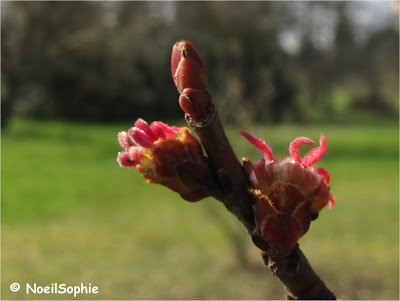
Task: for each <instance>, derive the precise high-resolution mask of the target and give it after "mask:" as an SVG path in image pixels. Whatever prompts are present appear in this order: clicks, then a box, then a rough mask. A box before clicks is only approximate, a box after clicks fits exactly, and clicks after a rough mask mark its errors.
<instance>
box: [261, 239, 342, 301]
mask: <svg viewBox="0 0 400 301" xmlns="http://www.w3.org/2000/svg"><path fill="white" fill-rule="evenodd" d="M279 255H280V254H277V253H275V252H274V251H273V250H269V251H267V252H266V251H263V252H262V257H263V260H264V263H265V265H267V266H268V267H269V268H270V270H271V271H272V273H273V274H274V275H276V276H277V277H278V278H279V279H280V280H281V282H282V283H284V284H285V286H286V288H287V290H288V291H289V292H290V293H291V294H292V296H288V298H289V299H301V300H316V299H322V300H336V297H335V295H334V294H333V293H332V292H331V291H330V290H329V289H328V288H327V287H326V285H325V283H324V282H323V281H322V280H321V278H319V277H318V275H317V274H316V273H315V271H314V270H313V269H312V267H311V265H310V263H309V262H308V260H307V258H306V257H305V255H304V253H303V252H302V251H301V250H300V248H299V246H298V245H297V246H296V247H295V248H294V249H293V251H292V252H291V253H290V255H289V256H279Z"/></svg>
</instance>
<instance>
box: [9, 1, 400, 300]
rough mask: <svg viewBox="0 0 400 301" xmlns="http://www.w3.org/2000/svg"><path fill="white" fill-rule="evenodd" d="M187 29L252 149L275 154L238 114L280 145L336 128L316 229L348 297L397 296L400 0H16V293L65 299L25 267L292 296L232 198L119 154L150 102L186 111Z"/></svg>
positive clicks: (106, 283) (321, 266) (12, 181)
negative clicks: (178, 68)
mask: <svg viewBox="0 0 400 301" xmlns="http://www.w3.org/2000/svg"><path fill="white" fill-rule="evenodd" d="M180 39H186V40H190V41H191V42H193V43H194V45H195V46H196V48H197V49H198V51H199V52H200V54H201V56H202V57H203V59H204V62H205V64H206V66H207V70H208V77H209V91H210V92H211V93H212V95H213V99H214V101H215V103H216V106H217V107H218V109H219V112H220V115H221V118H222V120H223V122H224V123H225V124H226V126H227V134H228V136H229V137H230V139H231V142H232V144H233V146H234V149H235V150H236V151H237V155H238V157H242V156H247V157H250V158H251V159H253V160H257V159H258V158H259V157H260V154H259V153H258V152H257V150H255V149H254V148H253V147H252V146H251V145H247V144H246V143H243V139H242V138H241V137H240V136H239V135H238V134H237V131H238V130H239V129H242V130H246V131H249V132H250V133H252V134H254V135H256V136H258V137H260V138H263V139H264V140H266V141H267V142H268V143H269V145H270V146H271V147H272V149H273V151H274V153H275V154H276V155H278V156H279V155H287V154H288V151H287V148H288V145H289V143H290V141H291V140H293V139H294V138H295V137H298V136H308V137H310V138H311V139H314V140H318V137H319V134H320V133H321V132H323V133H324V134H325V135H326V137H327V140H328V155H326V156H325V157H324V158H323V159H322V160H321V161H320V163H319V165H320V166H321V167H325V168H327V169H328V170H329V171H330V173H331V178H332V194H333V195H334V196H335V197H336V200H337V205H336V207H335V208H334V209H333V210H331V211H329V210H328V209H324V210H323V212H322V213H321V215H320V218H319V219H317V220H316V221H315V222H313V223H312V225H311V229H310V231H309V233H308V234H307V235H306V236H305V237H304V238H302V239H301V240H300V245H301V247H302V249H303V251H304V252H305V254H306V256H307V257H308V259H309V260H310V262H311V264H312V266H313V267H314V268H315V269H316V270H317V273H318V274H319V275H320V276H321V277H322V279H324V280H325V282H326V283H327V285H328V287H329V288H330V289H332V290H333V291H334V292H335V293H336V295H337V296H338V297H339V298H341V299H380V300H382V299H398V297H399V259H398V255H399V205H398V201H399V175H398V166H399V160H398V159H399V131H398V117H399V6H398V2H397V1H265V2H172V1H161V2H152V1H144V2H136V1H134V2H124V1H121V2H120V1H99V2H92V1H90V2H89V1H88V2H86V1H82V2H81V1H79V2H58V1H57V2H46V1H43V2H19V1H12V2H9V1H2V2H1V125H2V177H1V181H2V191H1V197H2V204H1V220H2V231H1V236H2V250H1V251H2V252H1V260H2V261H1V263H2V264H1V266H2V267H1V269H2V270H1V272H2V277H1V288H2V290H1V297H2V299H65V298H66V296H64V295H32V294H30V295H26V294H25V292H24V291H21V292H18V293H13V292H11V291H10V289H9V286H10V284H11V283H13V282H20V283H21V284H23V283H27V282H28V283H34V282H36V283H37V284H38V285H51V283H55V282H57V283H66V284H67V285H79V284H80V283H81V282H83V283H85V284H88V283H91V284H92V285H97V286H98V287H99V294H98V295H81V296H79V298H80V299H283V298H284V296H285V291H284V289H283V287H282V285H281V284H280V283H279V281H278V280H277V279H275V278H274V277H272V275H271V273H270V271H269V270H268V269H267V268H266V267H264V266H263V264H262V260H261V258H260V254H259V251H258V250H257V248H256V247H255V246H253V245H252V243H251V241H250V239H249V237H248V236H247V234H246V233H245V231H244V229H243V227H242V226H241V225H240V224H239V223H238V222H237V221H236V219H235V217H233V216H232V215H231V214H230V213H228V212H226V210H225V208H224V207H223V206H222V205H221V204H219V203H217V202H216V201H215V200H213V199H206V200H204V201H202V202H200V203H196V204H189V203H186V202H184V201H182V200H181V199H180V198H179V196H178V195H176V194H175V193H173V192H171V191H169V190H168V189H167V188H164V187H161V186H158V185H146V184H144V183H145V181H144V180H143V179H142V178H141V176H140V175H139V174H138V173H137V172H136V170H134V169H129V168H119V167H118V165H117V163H116V162H115V158H116V155H117V152H118V151H120V150H121V149H120V146H119V144H118V142H117V139H116V135H117V133H118V132H119V131H122V130H127V129H128V128H129V127H130V126H132V125H133V123H134V121H135V120H136V119H137V118H139V117H142V118H144V119H146V120H147V121H149V122H151V121H153V120H162V121H165V122H168V123H170V124H178V125H184V119H183V113H182V111H181V110H180V108H179V105H178V101H177V99H178V96H179V95H178V92H177V90H176V88H175V86H174V84H173V81H172V78H171V71H170V54H171V50H172V46H173V45H174V43H175V42H176V41H178V40H180ZM307 150H308V149H307V148H306V147H304V153H305V152H306V151H307ZM304 153H303V154H304ZM67 299H68V298H67Z"/></svg>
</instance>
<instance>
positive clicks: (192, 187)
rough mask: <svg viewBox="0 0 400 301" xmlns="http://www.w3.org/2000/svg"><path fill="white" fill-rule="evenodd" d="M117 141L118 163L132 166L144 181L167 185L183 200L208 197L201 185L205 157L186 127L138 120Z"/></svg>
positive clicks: (206, 174)
mask: <svg viewBox="0 0 400 301" xmlns="http://www.w3.org/2000/svg"><path fill="white" fill-rule="evenodd" d="M118 140H119V143H120V144H121V146H122V147H123V148H124V149H125V151H123V152H120V153H118V157H117V161H118V163H119V165H120V166H124V167H132V166H134V167H136V169H137V170H138V171H139V172H140V173H141V174H142V175H143V177H144V178H145V179H146V180H147V181H148V182H150V183H159V184H162V185H164V186H167V187H169V188H170V189H172V190H174V191H176V192H178V193H179V194H181V196H182V197H183V198H184V199H186V200H189V201H197V200H199V199H201V198H204V197H206V196H208V193H207V192H206V191H205V190H204V185H203V183H204V181H206V179H207V178H209V177H210V176H209V170H208V165H207V159H206V157H204V156H203V150H202V148H201V145H200V143H199V142H198V141H197V140H196V138H195V137H194V136H193V135H192V134H191V133H190V130H189V129H188V128H186V127H182V128H179V127H176V126H168V125H166V124H165V123H162V122H160V121H155V122H153V123H152V124H151V125H149V124H147V122H146V121H144V120H143V119H138V120H137V121H136V122H135V127H132V128H130V129H129V130H128V132H120V133H119V134H118ZM202 181H203V182H202Z"/></svg>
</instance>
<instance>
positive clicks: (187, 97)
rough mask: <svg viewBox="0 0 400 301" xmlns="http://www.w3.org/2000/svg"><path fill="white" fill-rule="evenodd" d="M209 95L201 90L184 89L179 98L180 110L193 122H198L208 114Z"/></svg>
mask: <svg viewBox="0 0 400 301" xmlns="http://www.w3.org/2000/svg"><path fill="white" fill-rule="evenodd" d="M210 102H211V99H210V95H209V94H208V93H207V92H206V91H203V90H198V89H192V88H186V89H184V90H183V91H182V94H181V96H180V97H179V105H180V106H181V108H182V110H183V111H184V112H185V113H186V114H188V115H189V116H190V117H192V118H193V119H194V120H200V119H201V118H203V117H205V116H206V115H207V113H208V105H209V104H210Z"/></svg>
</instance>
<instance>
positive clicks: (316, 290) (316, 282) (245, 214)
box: [186, 102, 336, 299]
mask: <svg viewBox="0 0 400 301" xmlns="http://www.w3.org/2000/svg"><path fill="white" fill-rule="evenodd" d="M186 120H187V122H188V124H189V125H190V126H191V127H192V128H193V129H194V131H195V132H196V133H197V135H198V136H199V138H200V141H201V143H202V144H203V146H204V148H205V150H206V152H207V155H208V158H209V160H210V165H211V168H213V169H214V173H216V174H217V178H218V179H219V182H220V183H219V184H220V186H221V189H222V191H223V194H221V196H222V197H221V198H218V199H219V200H220V201H222V202H223V203H224V204H225V206H226V207H227V209H228V210H229V211H231V212H232V213H233V214H234V215H235V216H236V217H237V218H238V219H239V220H240V221H241V222H242V224H243V225H244V226H245V227H246V229H247V231H248V232H249V233H250V234H251V235H252V239H253V242H254V244H255V245H256V246H257V247H259V248H260V249H261V250H263V252H262V257H263V260H264V262H265V264H266V265H267V266H268V267H269V268H270V269H271V271H272V273H273V274H274V275H276V276H277V277H278V278H279V279H280V280H281V282H282V283H283V284H284V285H285V286H286V288H287V290H288V291H289V293H290V294H291V296H290V295H289V296H288V298H289V299H336V297H335V295H334V294H333V293H332V292H331V291H330V290H329V289H328V288H327V287H326V285H325V283H324V282H323V281H322V280H321V279H320V278H319V277H318V275H317V274H316V273H315V272H314V270H313V269H312V267H311V266H310V264H309V262H308V260H307V258H306V257H305V256H304V254H303V252H302V251H301V250H300V248H299V247H298V245H297V246H296V247H295V248H294V249H293V250H292V252H291V253H290V254H281V253H279V252H277V251H276V250H273V249H271V248H270V247H269V246H268V244H267V243H266V242H265V241H264V239H263V238H262V237H261V236H259V235H258V234H257V233H256V229H255V222H254V213H253V208H252V206H253V204H254V202H255V200H254V198H253V196H252V194H250V193H249V190H248V188H249V182H248V178H247V176H246V174H245V172H244V169H243V167H242V165H241V164H240V162H239V161H238V159H237V156H236V155H235V153H234V151H233V149H232V147H231V145H230V143H229V140H228V138H227V136H226V134H225V131H224V128H223V126H222V123H221V121H220V119H219V116H218V112H217V110H216V108H215V106H214V104H213V103H212V102H211V103H210V104H209V107H208V114H206V116H204V117H203V118H201V120H194V119H193V118H192V117H191V116H190V115H188V114H186Z"/></svg>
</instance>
